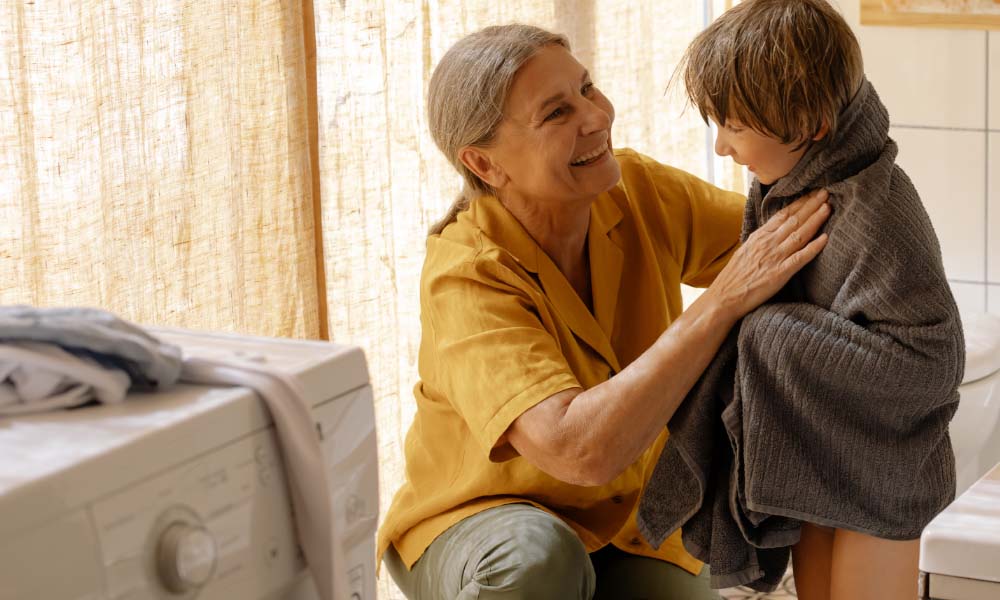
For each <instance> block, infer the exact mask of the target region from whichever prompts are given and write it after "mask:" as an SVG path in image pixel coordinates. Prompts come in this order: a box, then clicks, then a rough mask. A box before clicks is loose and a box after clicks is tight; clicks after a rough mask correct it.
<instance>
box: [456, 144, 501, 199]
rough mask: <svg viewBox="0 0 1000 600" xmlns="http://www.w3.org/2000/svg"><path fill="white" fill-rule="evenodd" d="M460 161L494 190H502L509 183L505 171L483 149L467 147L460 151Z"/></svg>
mask: <svg viewBox="0 0 1000 600" xmlns="http://www.w3.org/2000/svg"><path fill="white" fill-rule="evenodd" d="M458 159H459V160H460V161H462V164H463V165H465V166H466V168H468V169H469V170H470V171H472V172H473V173H475V174H476V176H477V177H479V178H480V179H482V180H483V181H484V182H486V184H487V185H489V186H490V187H492V188H493V189H500V188H501V187H503V184H505V183H506V182H507V175H506V174H505V173H504V171H503V169H502V168H501V167H500V165H498V164H497V163H496V162H495V161H494V160H493V158H492V157H491V156H490V155H489V154H487V153H486V152H484V151H483V149H482V148H476V147H475V146H466V147H464V148H462V149H461V150H459V151H458Z"/></svg>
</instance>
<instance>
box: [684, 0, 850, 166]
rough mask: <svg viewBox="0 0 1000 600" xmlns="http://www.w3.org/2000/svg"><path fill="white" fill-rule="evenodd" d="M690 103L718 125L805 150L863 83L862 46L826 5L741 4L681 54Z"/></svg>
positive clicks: (818, 0) (763, 0)
mask: <svg viewBox="0 0 1000 600" xmlns="http://www.w3.org/2000/svg"><path fill="white" fill-rule="evenodd" d="M677 72H678V73H680V72H683V74H684V75H683V77H684V84H685V86H686V87H687V95H688V98H689V99H690V101H691V102H692V103H693V104H694V105H695V106H697V107H698V110H699V111H700V112H701V116H702V118H703V119H705V122H706V123H707V122H708V119H709V117H711V118H712V119H714V120H715V121H716V122H718V123H719V125H720V126H721V125H725V123H726V120H727V119H730V118H735V119H738V120H739V121H741V122H742V123H743V124H744V125H746V126H747V127H750V128H751V129H753V130H755V131H757V132H759V133H762V134H764V135H768V136H771V137H775V138H777V139H779V140H781V142H782V143H785V144H792V143H795V144H797V147H798V148H802V147H804V146H805V145H806V144H808V143H809V141H810V140H811V139H812V138H813V137H814V136H816V135H817V134H818V133H819V132H820V130H821V129H822V127H823V124H824V123H827V124H829V127H830V132H831V133H832V132H833V131H835V130H836V127H837V116H838V115H839V114H840V111H841V110H843V108H844V107H845V106H847V104H848V103H849V102H850V101H851V99H853V98H854V95H855V93H856V92H857V90H858V89H859V88H860V86H861V82H862V81H863V79H864V66H863V64H862V60H861V48H860V47H859V45H858V40H857V38H855V37H854V33H853V32H852V31H851V28H850V27H849V26H848V25H847V23H846V22H845V21H844V19H843V18H842V17H841V16H840V14H839V13H838V12H837V11H836V10H835V9H834V8H833V7H832V6H831V5H830V4H828V3H827V2H826V1H825V0H745V1H744V2H742V3H740V4H738V5H736V6H735V7H733V8H732V9H730V10H728V11H726V12H725V13H723V14H722V15H721V16H720V17H719V18H718V19H716V20H715V22H714V23H712V24H711V25H710V26H709V27H708V28H707V29H705V30H704V31H703V32H701V34H699V35H698V37H696V38H695V40H694V42H692V43H691V45H690V46H689V47H688V49H687V51H686V52H685V54H684V57H683V59H682V60H681V64H680V66H679V67H678V71H677Z"/></svg>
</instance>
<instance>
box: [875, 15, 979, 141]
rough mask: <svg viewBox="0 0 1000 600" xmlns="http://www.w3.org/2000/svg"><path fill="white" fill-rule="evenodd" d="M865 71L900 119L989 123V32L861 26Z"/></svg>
mask: <svg viewBox="0 0 1000 600" xmlns="http://www.w3.org/2000/svg"><path fill="white" fill-rule="evenodd" d="M855 31H856V33H857V34H858V39H859V41H860V43H861V51H862V54H863V56H864V61H865V72H866V73H867V75H868V78H869V79H870V80H871V82H872V83H873V84H874V85H875V89H876V90H878V93H879V95H880V96H881V97H882V100H883V102H885V105H886V106H887V107H888V108H889V115H890V118H891V119H892V122H893V123H894V124H897V125H921V126H931V127H956V128H974V129H983V128H985V126H986V39H987V36H986V33H985V32H983V31H969V30H937V29H928V28H915V27H869V26H864V27H861V26H858V27H857V28H856V30H855Z"/></svg>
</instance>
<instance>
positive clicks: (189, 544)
mask: <svg viewBox="0 0 1000 600" xmlns="http://www.w3.org/2000/svg"><path fill="white" fill-rule="evenodd" d="M216 559H217V551H216V548H215V539H214V538H212V534H210V533H209V532H208V531H207V530H206V529H205V528H204V527H199V526H197V525H192V524H190V523H184V522H181V521H178V522H175V523H172V524H170V525H169V526H168V527H167V528H166V529H165V530H164V531H163V533H162V534H161V535H160V540H159V542H158V544H157V547H156V570H157V572H158V573H159V575H160V579H161V580H162V581H163V584H164V585H165V586H166V588H167V589H168V590H170V591H171V592H173V593H175V594H183V593H186V592H189V591H192V590H195V589H198V588H201V587H203V586H204V585H205V584H206V583H208V582H209V580H211V579H212V574H213V573H214V572H215V563H216Z"/></svg>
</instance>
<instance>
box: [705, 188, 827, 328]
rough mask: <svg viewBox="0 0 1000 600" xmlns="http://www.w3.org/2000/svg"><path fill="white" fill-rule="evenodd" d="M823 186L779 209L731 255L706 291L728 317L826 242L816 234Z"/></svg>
mask: <svg viewBox="0 0 1000 600" xmlns="http://www.w3.org/2000/svg"><path fill="white" fill-rule="evenodd" d="M827 197H828V194H827V192H826V190H817V191H815V192H812V193H811V194H809V195H808V196H804V197H802V198H799V199H798V200H796V201H795V202H793V203H791V204H789V205H788V206H786V207H785V208H783V209H781V210H780V211H778V213H777V214H775V215H774V216H773V217H771V219H770V220H768V222H767V223H765V224H764V225H763V226H762V227H761V228H760V229H758V230H757V231H755V232H753V233H752V234H750V237H748V238H747V240H746V241H745V242H744V243H743V245H742V246H741V247H740V248H739V249H738V250H737V251H736V252H735V253H734V254H733V257H732V258H731V259H730V260H729V264H727V265H726V267H725V268H724V269H722V271H721V272H720V273H719V275H718V277H716V279H715V281H714V282H713V283H712V285H711V286H710V287H709V288H708V290H706V291H705V294H704V295H706V296H708V295H710V294H711V296H714V298H715V299H716V300H717V301H718V302H719V306H720V307H721V308H722V309H723V310H724V311H725V313H726V314H728V316H730V317H731V318H732V320H733V321H736V320H739V319H741V318H742V317H743V316H744V315H746V314H747V313H749V312H750V311H752V310H753V309H755V308H757V307H758V306H760V305H761V304H763V303H764V302H765V301H766V300H767V299H769V298H770V297H771V296H773V295H774V294H776V293H778V290H780V289H781V288H782V287H784V285H785V284H786V283H788V280H789V279H791V278H792V275H794V274H795V273H797V272H798V271H799V269H801V268H802V267H804V266H805V265H806V264H808V263H809V261H811V260H812V259H814V258H816V255H817V254H819V253H820V251H821V250H822V249H823V247H824V246H826V242H827V235H826V234H825V233H824V234H822V235H820V236H818V237H816V232H818V231H819V229H820V227H822V226H823V223H825V222H826V219H827V218H828V217H829V216H830V205H829V204H827V203H826V199H827Z"/></svg>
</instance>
